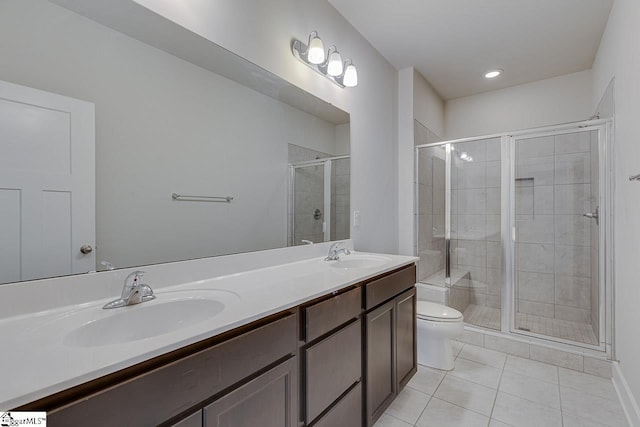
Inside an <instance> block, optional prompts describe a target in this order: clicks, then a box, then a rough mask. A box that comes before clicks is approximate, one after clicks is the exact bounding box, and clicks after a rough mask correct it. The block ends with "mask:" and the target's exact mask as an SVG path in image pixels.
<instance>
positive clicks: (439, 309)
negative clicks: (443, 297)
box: [416, 301, 464, 371]
mask: <svg viewBox="0 0 640 427" xmlns="http://www.w3.org/2000/svg"><path fill="white" fill-rule="evenodd" d="M416 313H417V317H418V318H417V323H418V331H417V335H418V364H420V365H424V366H429V367H431V368H436V369H442V370H445V371H450V370H452V369H453V350H452V348H451V339H453V338H456V337H458V336H460V335H461V334H462V331H463V330H464V318H463V317H462V313H460V312H459V311H458V310H456V309H454V308H451V307H447V306H446V305H442V304H436V303H434V302H430V301H418V302H417V305H416Z"/></svg>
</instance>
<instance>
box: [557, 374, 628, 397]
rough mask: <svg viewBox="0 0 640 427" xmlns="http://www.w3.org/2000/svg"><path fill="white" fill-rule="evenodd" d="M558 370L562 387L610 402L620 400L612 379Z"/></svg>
mask: <svg viewBox="0 0 640 427" xmlns="http://www.w3.org/2000/svg"><path fill="white" fill-rule="evenodd" d="M558 369H559V374H560V386H562V387H571V388H575V389H577V390H579V391H581V392H583V393H589V394H593V395H594V396H599V397H604V398H605V399H609V400H615V401H617V400H618V394H617V393H616V389H615V388H614V387H613V381H611V380H610V379H608V378H602V377H596V376H594V375H589V374H585V373H582V372H577V371H572V370H571V369H565V368H558Z"/></svg>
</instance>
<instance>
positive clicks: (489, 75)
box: [484, 69, 502, 79]
mask: <svg viewBox="0 0 640 427" xmlns="http://www.w3.org/2000/svg"><path fill="white" fill-rule="evenodd" d="M500 74H502V70H500V69H496V70H491V71H488V72H486V73H485V75H484V78H485V79H495V78H496V77H498V76H499V75H500Z"/></svg>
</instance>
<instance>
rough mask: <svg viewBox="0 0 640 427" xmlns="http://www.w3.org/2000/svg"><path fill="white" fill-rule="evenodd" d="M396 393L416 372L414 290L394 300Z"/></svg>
mask: <svg viewBox="0 0 640 427" xmlns="http://www.w3.org/2000/svg"><path fill="white" fill-rule="evenodd" d="M395 301H396V370H397V373H396V378H397V380H398V383H397V384H396V391H397V392H400V390H401V389H402V388H403V387H404V386H405V385H406V384H407V383H408V382H409V380H410V379H411V377H413V374H415V372H416V370H417V360H416V289H415V288H413V289H411V290H409V291H407V292H405V293H403V294H401V295H399V296H398V297H397V298H396V299H395Z"/></svg>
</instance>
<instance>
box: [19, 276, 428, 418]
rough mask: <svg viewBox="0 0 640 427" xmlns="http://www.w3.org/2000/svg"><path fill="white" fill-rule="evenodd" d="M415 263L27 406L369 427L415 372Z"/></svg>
mask: <svg viewBox="0 0 640 427" xmlns="http://www.w3.org/2000/svg"><path fill="white" fill-rule="evenodd" d="M415 274H416V268H415V265H413V264H412V265H409V266H406V267H401V268H398V269H396V270H394V271H391V272H389V273H385V274H381V275H379V276H377V277H374V278H372V279H369V280H366V281H363V282H361V283H357V284H354V285H351V286H349V287H347V288H345V289H341V290H339V291H336V292H333V293H331V294H328V295H325V296H322V297H320V298H317V299H315V300H312V301H310V302H307V303H305V304H303V305H301V306H297V307H294V308H291V309H289V310H286V311H284V312H281V313H278V314H275V315H272V316H269V317H267V318H264V319H261V320H258V321H256V322H253V323H251V324H248V325H245V326H242V327H239V328H237V329H234V330H232V331H229V332H225V333H223V334H221V335H218V336H215V337H212V338H209V339H207V340H204V341H201V342H198V343H195V344H192V345H189V346H187V347H184V348H181V349H178V350H175V351H173V352H170V353H168V354H164V355H161V356H158V357H156V358H154V359H151V360H148V361H145V362H142V363H140V364H138V365H134V366H131V367H129V368H126V369H124V370H122V371H118V372H115V373H113V374H110V375H107V376H105V377H102V378H98V379H96V380H93V381H90V382H89V383H86V384H82V385H79V386H77V387H74V388H72V389H69V390H65V391H62V392H60V393H57V394H54V395H52V396H49V397H46V398H44V399H41V400H38V401H36V402H32V403H30V404H28V405H24V406H22V407H20V408H16V410H25V411H26V410H46V411H47V412H48V417H47V421H48V423H49V425H51V426H54V427H55V426H64V427H73V426H86V425H91V426H95V427H99V426H113V425H135V426H156V425H161V426H174V427H254V426H260V427H302V426H306V427H362V426H365V425H366V426H371V425H373V423H374V422H375V421H376V420H377V419H378V417H379V416H380V415H381V414H382V413H383V412H384V410H385V409H386V408H387V407H388V406H389V404H390V403H391V401H392V400H393V399H394V398H395V397H396V396H397V394H398V393H399V392H400V390H401V389H402V387H404V385H405V384H406V383H407V382H408V381H409V379H410V378H411V377H412V376H413V374H414V373H415V372H416V366H417V365H416V341H415V333H416V316H415V305H416V294H415V287H414V283H415Z"/></svg>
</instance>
